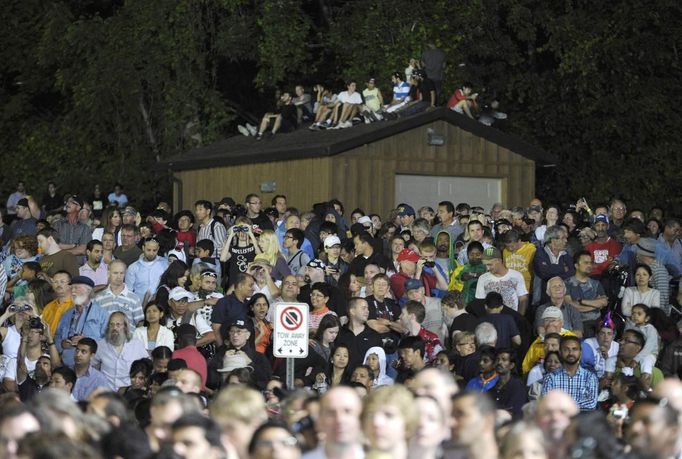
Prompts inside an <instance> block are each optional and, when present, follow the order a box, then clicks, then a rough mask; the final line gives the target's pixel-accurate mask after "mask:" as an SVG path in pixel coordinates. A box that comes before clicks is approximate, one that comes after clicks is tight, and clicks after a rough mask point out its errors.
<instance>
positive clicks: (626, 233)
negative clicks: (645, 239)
mask: <svg viewBox="0 0 682 459" xmlns="http://www.w3.org/2000/svg"><path fill="white" fill-rule="evenodd" d="M623 239H625V242H627V243H628V244H635V243H636V242H637V241H638V240H639V235H638V234H637V233H635V232H634V231H632V230H631V229H628V228H625V229H624V230H623Z"/></svg>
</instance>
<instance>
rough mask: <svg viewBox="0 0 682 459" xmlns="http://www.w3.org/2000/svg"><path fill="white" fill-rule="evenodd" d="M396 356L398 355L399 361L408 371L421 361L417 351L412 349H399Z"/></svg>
mask: <svg viewBox="0 0 682 459" xmlns="http://www.w3.org/2000/svg"><path fill="white" fill-rule="evenodd" d="M398 354H400V359H401V360H402V361H403V364H404V365H405V367H406V368H408V369H411V368H414V367H415V366H416V365H417V364H418V363H419V361H420V360H421V358H420V355H419V351H415V350H414V349H409V348H407V349H400V350H399V351H398Z"/></svg>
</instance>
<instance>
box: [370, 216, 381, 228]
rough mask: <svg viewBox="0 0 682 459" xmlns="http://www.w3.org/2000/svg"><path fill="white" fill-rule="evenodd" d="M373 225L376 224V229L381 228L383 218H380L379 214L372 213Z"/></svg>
mask: <svg viewBox="0 0 682 459" xmlns="http://www.w3.org/2000/svg"><path fill="white" fill-rule="evenodd" d="M372 225H373V226H374V229H375V230H377V231H378V230H379V228H381V218H379V216H378V215H372Z"/></svg>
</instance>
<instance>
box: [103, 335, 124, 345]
mask: <svg viewBox="0 0 682 459" xmlns="http://www.w3.org/2000/svg"><path fill="white" fill-rule="evenodd" d="M107 341H108V342H109V344H111V345H113V346H121V345H122V344H123V343H125V341H126V337H125V335H123V334H121V333H117V334H114V333H113V332H108V333H107Z"/></svg>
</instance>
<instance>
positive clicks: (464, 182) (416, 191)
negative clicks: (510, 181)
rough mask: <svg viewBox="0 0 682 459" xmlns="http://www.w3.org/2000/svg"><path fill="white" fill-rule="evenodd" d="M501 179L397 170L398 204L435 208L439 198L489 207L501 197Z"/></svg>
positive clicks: (396, 200)
mask: <svg viewBox="0 0 682 459" xmlns="http://www.w3.org/2000/svg"><path fill="white" fill-rule="evenodd" d="M501 197H502V179H499V178H478V177H476V178H474V177H450V176H426V175H408V174H397V175H396V179H395V203H394V204H395V205H397V204H398V203H401V202H406V203H408V204H410V205H411V206H413V207H414V208H415V209H417V208H419V207H421V206H430V207H433V208H434V209H435V208H436V206H437V205H438V202H440V201H452V202H453V203H454V204H455V205H457V203H460V202H467V203H469V204H470V205H472V206H474V205H478V206H482V207H483V208H484V209H490V208H491V207H492V205H493V204H494V203H495V202H499V201H501Z"/></svg>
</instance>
